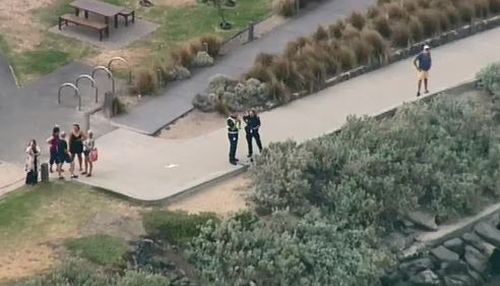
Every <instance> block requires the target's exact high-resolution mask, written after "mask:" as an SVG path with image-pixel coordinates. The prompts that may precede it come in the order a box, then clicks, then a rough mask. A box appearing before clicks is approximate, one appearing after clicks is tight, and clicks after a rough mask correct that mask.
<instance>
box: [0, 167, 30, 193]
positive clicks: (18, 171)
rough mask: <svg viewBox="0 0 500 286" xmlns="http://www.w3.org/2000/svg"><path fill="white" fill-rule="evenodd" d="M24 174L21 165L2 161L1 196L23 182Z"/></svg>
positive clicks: (0, 172) (0, 176) (0, 168)
mask: <svg viewBox="0 0 500 286" xmlns="http://www.w3.org/2000/svg"><path fill="white" fill-rule="evenodd" d="M24 175H25V174H24V170H23V169H22V168H21V167H20V166H15V165H12V164H8V163H3V162H0V197H1V196H2V195H3V194H6V193H8V192H9V191H12V190H13V189H12V188H17V187H18V186H19V183H21V184H22V181H23V179H24Z"/></svg>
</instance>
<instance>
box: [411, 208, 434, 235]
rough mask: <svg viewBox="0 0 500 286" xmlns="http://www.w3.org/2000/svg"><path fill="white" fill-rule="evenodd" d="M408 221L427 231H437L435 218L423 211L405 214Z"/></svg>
mask: <svg viewBox="0 0 500 286" xmlns="http://www.w3.org/2000/svg"><path fill="white" fill-rule="evenodd" d="M407 217H408V219H409V220H410V221H412V222H413V223H415V224H416V225H419V226H421V227H423V228H425V229H427V230H433V231H435V230H437V229H438V226H437V224H436V217H435V216H434V215H433V214H430V213H426V212H423V211H413V212H410V213H408V214H407Z"/></svg>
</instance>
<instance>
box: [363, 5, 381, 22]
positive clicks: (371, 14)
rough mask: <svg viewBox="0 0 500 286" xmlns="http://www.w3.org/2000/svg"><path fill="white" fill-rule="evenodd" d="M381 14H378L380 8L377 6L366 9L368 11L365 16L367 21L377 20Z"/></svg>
mask: <svg viewBox="0 0 500 286" xmlns="http://www.w3.org/2000/svg"><path fill="white" fill-rule="evenodd" d="M381 14H382V13H381V12H380V8H379V7H378V6H372V7H370V8H368V11H366V16H367V17H368V19H374V18H377V17H379V16H380V15H381Z"/></svg>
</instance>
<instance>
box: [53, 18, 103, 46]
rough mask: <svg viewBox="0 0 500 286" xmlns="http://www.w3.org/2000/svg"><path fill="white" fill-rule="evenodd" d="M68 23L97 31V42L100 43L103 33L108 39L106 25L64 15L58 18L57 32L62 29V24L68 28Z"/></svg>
mask: <svg viewBox="0 0 500 286" xmlns="http://www.w3.org/2000/svg"><path fill="white" fill-rule="evenodd" d="M69 23H72V24H75V25H78V26H84V27H87V28H91V29H94V30H97V31H98V32H99V41H102V33H103V32H106V37H109V26H108V24H103V23H99V22H96V21H91V20H88V19H85V18H81V17H78V16H76V15H73V14H65V15H62V16H60V17H59V30H61V29H62V25H63V24H64V25H66V26H68V24H69Z"/></svg>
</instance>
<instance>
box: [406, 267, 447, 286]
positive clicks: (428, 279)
mask: <svg viewBox="0 0 500 286" xmlns="http://www.w3.org/2000/svg"><path fill="white" fill-rule="evenodd" d="M410 285H413V286H433V285H441V280H440V279H439V277H438V276H437V275H436V273H434V272H433V271H432V270H430V269H427V270H424V271H422V272H420V273H418V274H417V275H414V276H412V277H411V278H410Z"/></svg>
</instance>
